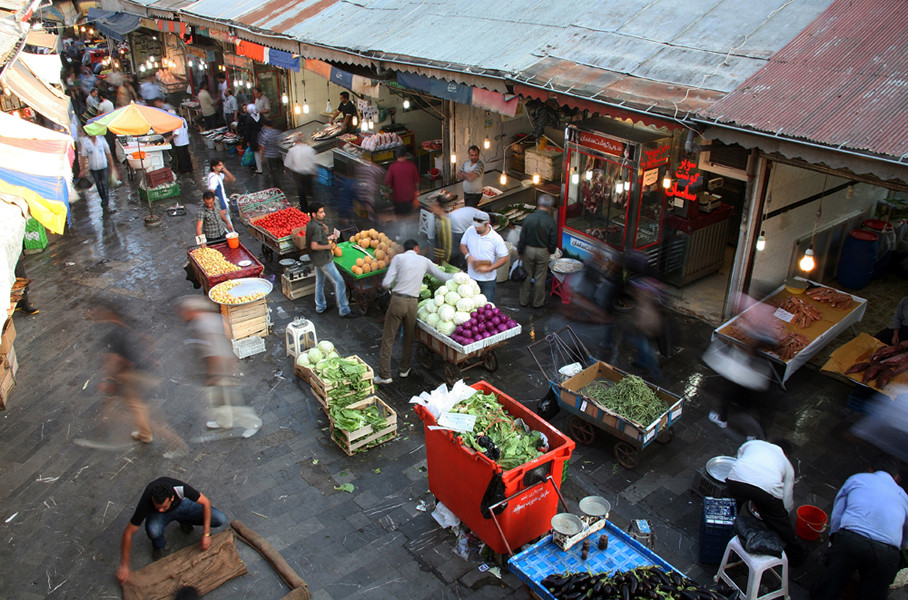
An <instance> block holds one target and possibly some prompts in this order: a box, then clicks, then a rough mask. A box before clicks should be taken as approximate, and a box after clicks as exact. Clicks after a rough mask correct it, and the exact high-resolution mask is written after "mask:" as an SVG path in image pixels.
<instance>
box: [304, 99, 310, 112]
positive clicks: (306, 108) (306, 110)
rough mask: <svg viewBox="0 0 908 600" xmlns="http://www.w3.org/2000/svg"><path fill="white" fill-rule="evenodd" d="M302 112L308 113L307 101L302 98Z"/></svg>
mask: <svg viewBox="0 0 908 600" xmlns="http://www.w3.org/2000/svg"><path fill="white" fill-rule="evenodd" d="M303 113H304V114H307V115H308V114H309V103H308V102H306V101H305V100H303Z"/></svg>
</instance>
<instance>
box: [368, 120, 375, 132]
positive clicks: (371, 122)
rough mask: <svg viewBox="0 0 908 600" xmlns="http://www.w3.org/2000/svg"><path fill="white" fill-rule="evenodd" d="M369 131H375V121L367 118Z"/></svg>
mask: <svg viewBox="0 0 908 600" xmlns="http://www.w3.org/2000/svg"><path fill="white" fill-rule="evenodd" d="M369 131H375V121H373V120H372V119H369Z"/></svg>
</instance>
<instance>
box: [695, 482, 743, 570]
mask: <svg viewBox="0 0 908 600" xmlns="http://www.w3.org/2000/svg"><path fill="white" fill-rule="evenodd" d="M737 516H738V505H737V503H736V502H735V500H734V499H733V498H712V497H710V496H707V497H706V498H704V499H703V520H702V521H701V522H700V562H701V563H704V564H707V565H717V564H719V562H721V561H722V556H723V555H724V554H725V546H727V545H728V541H729V540H730V539H731V538H732V537H734V535H735V518H736V517H737Z"/></svg>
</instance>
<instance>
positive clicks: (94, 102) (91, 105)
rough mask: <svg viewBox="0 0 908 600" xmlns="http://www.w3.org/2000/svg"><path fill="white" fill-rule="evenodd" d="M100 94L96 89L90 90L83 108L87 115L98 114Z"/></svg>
mask: <svg viewBox="0 0 908 600" xmlns="http://www.w3.org/2000/svg"><path fill="white" fill-rule="evenodd" d="M100 94H101V92H99V91H98V88H92V89H91V91H90V92H89V93H88V96H87V97H86V98H85V108H86V109H88V114H90V115H91V116H95V115H97V114H100V113H99V112H98V105H100V104H101V98H100Z"/></svg>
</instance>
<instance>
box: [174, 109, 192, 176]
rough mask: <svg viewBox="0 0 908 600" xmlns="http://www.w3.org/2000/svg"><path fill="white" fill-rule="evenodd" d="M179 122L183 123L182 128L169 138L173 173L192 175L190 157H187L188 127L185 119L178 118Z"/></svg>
mask: <svg viewBox="0 0 908 600" xmlns="http://www.w3.org/2000/svg"><path fill="white" fill-rule="evenodd" d="M170 112H173V111H170ZM180 120H181V121H183V126H182V127H180V128H179V129H177V130H176V131H174V132H173V133H172V134H171V136H170V143H171V144H173V158H174V166H175V167H176V169H175V171H176V172H177V173H192V157H191V156H190V155H189V125H187V124H186V119H183V118H180Z"/></svg>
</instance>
